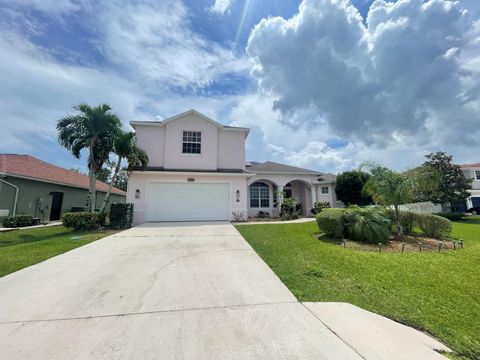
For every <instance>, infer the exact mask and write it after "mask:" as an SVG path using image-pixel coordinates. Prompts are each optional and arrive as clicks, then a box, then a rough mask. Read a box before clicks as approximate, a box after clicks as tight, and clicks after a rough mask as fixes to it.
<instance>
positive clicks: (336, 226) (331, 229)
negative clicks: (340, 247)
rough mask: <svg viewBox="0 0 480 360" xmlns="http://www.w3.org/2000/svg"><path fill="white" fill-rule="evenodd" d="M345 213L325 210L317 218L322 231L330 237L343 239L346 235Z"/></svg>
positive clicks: (338, 210) (336, 210)
mask: <svg viewBox="0 0 480 360" xmlns="http://www.w3.org/2000/svg"><path fill="white" fill-rule="evenodd" d="M343 213H344V210H343V209H338V208H337V209H323V211H322V212H321V213H320V214H317V216H316V219H317V225H318V228H319V229H320V231H321V232H323V233H324V234H325V235H326V236H328V237H331V238H334V239H343V236H344V233H345V226H344V221H343Z"/></svg>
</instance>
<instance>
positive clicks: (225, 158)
mask: <svg viewBox="0 0 480 360" xmlns="http://www.w3.org/2000/svg"><path fill="white" fill-rule="evenodd" d="M130 124H131V126H132V127H133V128H134V129H135V131H136V134H137V141H138V145H139V147H141V148H142V149H144V150H145V151H146V152H147V154H148V156H149V159H150V160H149V165H148V168H147V169H146V170H145V171H133V172H131V173H130V174H129V181H128V190H127V201H128V202H131V203H133V204H134V206H135V223H137V224H138V223H142V222H148V221H204V220H239V219H242V220H244V219H246V218H247V217H248V216H256V215H257V214H258V212H259V211H264V212H268V213H269V215H271V216H278V214H279V205H278V204H279V203H280V202H281V196H282V194H285V196H294V197H295V198H297V200H298V202H299V203H300V204H301V209H302V213H303V214H304V215H310V214H311V209H312V206H313V203H314V202H316V201H321V202H324V201H327V202H329V203H330V205H331V206H332V207H340V206H342V203H341V202H339V201H337V199H336V195H335V190H334V189H335V176H334V175H332V174H322V173H321V172H318V171H313V170H308V169H302V168H299V167H294V166H289V165H283V164H279V163H275V162H271V161H267V162H264V163H259V162H254V161H250V162H248V161H246V160H245V140H246V138H247V136H248V134H249V132H250V129H248V128H242V127H233V126H224V125H222V124H220V123H218V122H216V121H214V120H212V119H210V118H208V117H206V116H205V115H202V114H200V113H199V112H197V111H195V110H190V111H187V112H185V113H182V114H179V115H176V116H173V117H170V118H168V119H165V120H163V121H132V122H131V123H130Z"/></svg>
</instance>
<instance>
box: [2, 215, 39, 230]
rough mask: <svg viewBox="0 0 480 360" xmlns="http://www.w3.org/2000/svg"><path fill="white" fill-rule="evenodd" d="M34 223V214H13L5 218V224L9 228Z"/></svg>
mask: <svg viewBox="0 0 480 360" xmlns="http://www.w3.org/2000/svg"><path fill="white" fill-rule="evenodd" d="M31 225H33V216H32V215H12V216H8V217H6V218H5V219H4V220H3V226H5V227H7V228H17V227H24V226H31Z"/></svg>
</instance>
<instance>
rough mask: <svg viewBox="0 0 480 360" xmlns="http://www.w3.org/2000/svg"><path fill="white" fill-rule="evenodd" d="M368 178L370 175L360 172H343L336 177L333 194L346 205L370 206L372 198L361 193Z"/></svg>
mask: <svg viewBox="0 0 480 360" xmlns="http://www.w3.org/2000/svg"><path fill="white" fill-rule="evenodd" d="M369 178H370V174H368V173H366V172H363V171H360V170H353V171H345V172H343V173H341V174H340V175H338V176H337V180H336V185H335V193H336V194H337V197H338V198H339V199H340V200H341V201H342V202H343V203H344V204H348V205H360V206H363V205H370V204H372V202H373V200H372V197H371V196H370V195H368V194H366V193H365V192H363V187H364V186H365V184H366V183H367V181H368V179H369Z"/></svg>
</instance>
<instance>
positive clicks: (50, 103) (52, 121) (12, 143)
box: [0, 31, 148, 152]
mask: <svg viewBox="0 0 480 360" xmlns="http://www.w3.org/2000/svg"><path fill="white" fill-rule="evenodd" d="M0 34H1V36H0V53H2V54H8V56H2V57H0V83H1V84H2V86H1V87H0V111H1V113H2V116H1V124H2V135H1V138H2V141H1V142H0V151H7V152H8V151H11V149H13V148H14V149H16V150H15V151H31V150H33V149H35V147H36V146H38V144H34V143H31V142H30V141H29V140H28V137H27V133H30V134H35V136H37V137H39V138H44V139H55V138H56V130H55V125H56V120H58V119H59V118H60V117H62V116H64V115H65V114H66V112H68V111H72V106H74V105H77V104H78V103H80V102H83V101H85V102H88V103H90V104H98V103H101V102H108V103H109V104H110V105H112V107H113V108H114V109H115V111H116V112H117V113H118V114H119V115H120V116H121V117H122V118H123V119H125V120H127V121H128V120H131V119H132V118H141V117H142V116H144V115H143V114H142V113H141V112H140V111H138V108H139V107H140V106H141V105H142V104H145V103H146V102H147V101H148V99H147V98H146V97H145V96H144V95H142V92H141V89H139V88H138V87H137V86H135V85H134V84H132V83H130V82H128V81H125V80H123V79H121V78H119V77H118V76H117V75H115V74H113V73H111V72H109V71H106V70H101V69H93V68H88V67H81V66H72V65H65V64H61V63H58V62H57V61H55V60H54V59H52V58H51V57H50V56H49V54H48V53H46V52H44V51H43V50H42V49H39V48H37V47H35V46H34V45H33V44H31V43H30V42H28V41H27V40H26V39H24V38H22V37H19V36H18V35H16V34H12V33H8V32H5V31H3V32H1V33H0Z"/></svg>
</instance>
